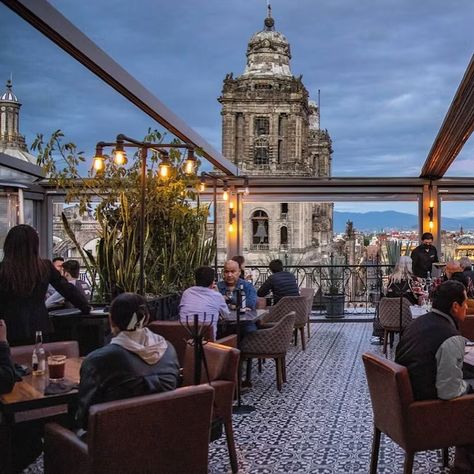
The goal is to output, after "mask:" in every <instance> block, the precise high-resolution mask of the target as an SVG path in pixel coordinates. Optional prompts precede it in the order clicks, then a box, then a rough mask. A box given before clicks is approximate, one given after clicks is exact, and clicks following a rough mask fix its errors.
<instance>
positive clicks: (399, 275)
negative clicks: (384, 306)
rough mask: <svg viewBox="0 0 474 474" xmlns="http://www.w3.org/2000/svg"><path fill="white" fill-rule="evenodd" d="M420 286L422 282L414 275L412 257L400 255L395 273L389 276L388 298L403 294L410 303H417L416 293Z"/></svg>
mask: <svg viewBox="0 0 474 474" xmlns="http://www.w3.org/2000/svg"><path fill="white" fill-rule="evenodd" d="M418 287H420V282H419V281H418V279H417V278H416V277H415V276H414V275H413V272H412V269H411V258H410V257H408V256H402V257H400V259H399V260H398V262H397V264H396V265H395V268H394V270H393V273H392V274H391V275H390V276H389V277H388V286H387V292H386V294H385V296H386V297H388V298H395V297H400V296H403V297H404V298H407V299H408V300H409V301H410V303H413V304H417V303H418V297H417V296H416V294H415V293H416V288H418Z"/></svg>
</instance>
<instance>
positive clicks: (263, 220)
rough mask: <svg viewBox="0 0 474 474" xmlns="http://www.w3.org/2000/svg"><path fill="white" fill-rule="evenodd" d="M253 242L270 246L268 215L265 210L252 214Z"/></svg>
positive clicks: (257, 244)
mask: <svg viewBox="0 0 474 474" xmlns="http://www.w3.org/2000/svg"><path fill="white" fill-rule="evenodd" d="M252 244H253V245H256V246H263V245H265V246H267V247H268V215H267V213H266V212H264V211H255V212H254V213H253V214H252Z"/></svg>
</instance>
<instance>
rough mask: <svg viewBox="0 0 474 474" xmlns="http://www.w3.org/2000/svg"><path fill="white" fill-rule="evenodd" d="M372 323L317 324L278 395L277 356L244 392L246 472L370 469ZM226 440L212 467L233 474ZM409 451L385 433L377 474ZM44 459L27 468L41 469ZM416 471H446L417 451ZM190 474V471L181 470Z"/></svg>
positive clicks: (241, 421) (392, 469)
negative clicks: (368, 355)
mask: <svg viewBox="0 0 474 474" xmlns="http://www.w3.org/2000/svg"><path fill="white" fill-rule="evenodd" d="M371 332H372V325H371V324H366V323H339V324H325V323H324V324H323V323H315V324H312V337H311V339H310V341H309V344H308V347H307V350H306V352H302V351H301V349H300V348H295V347H292V348H291V349H290V352H289V354H288V357H287V366H288V368H287V371H288V373H287V376H288V383H287V384H285V385H284V387H283V390H282V392H281V393H279V392H278V391H277V389H276V383H275V368H274V363H273V361H267V362H266V364H265V365H264V369H263V372H262V374H258V372H257V370H254V373H253V387H252V389H251V390H250V391H249V392H248V393H246V394H245V395H244V396H243V401H244V403H246V404H249V405H253V406H254V407H255V408H256V410H255V411H254V412H252V413H250V414H247V415H235V416H234V430H235V439H236V444H237V450H238V457H239V466H240V471H239V472H240V473H242V474H247V473H262V474H263V473H265V474H273V473H321V474H343V473H367V472H368V469H369V462H370V448H371V443H372V411H371V405H370V399H369V394H368V390H367V384H366V381H365V374H364V369H363V365H362V360H361V354H362V353H363V352H365V351H368V350H370V351H374V352H381V348H380V347H379V346H371V345H370V336H371ZM228 459H229V458H228V455H227V448H226V444H225V437H224V436H223V437H222V438H221V439H220V440H218V441H216V442H214V443H212V444H211V446H210V464H209V472H210V473H211V474H218V473H227V472H230V464H229V460H228ZM402 466H403V451H402V450H401V449H400V448H399V447H398V446H396V445H395V444H394V443H392V442H391V441H390V440H389V439H387V438H386V437H384V436H382V443H381V452H380V457H379V473H384V474H387V473H391V474H396V473H400V472H402V471H403V468H402ZM41 472H43V469H42V460H41V459H40V460H38V462H37V464H36V465H35V466H32V467H31V468H30V469H28V470H27V471H25V473H41ZM414 472H415V473H446V472H448V471H447V470H444V469H443V468H442V463H441V458H440V453H439V452H435V451H430V452H426V453H419V454H417V455H416V456H415V466H414ZM183 474H185V473H183Z"/></svg>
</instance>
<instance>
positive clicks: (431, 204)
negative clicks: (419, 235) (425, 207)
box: [428, 199, 434, 230]
mask: <svg viewBox="0 0 474 474" xmlns="http://www.w3.org/2000/svg"><path fill="white" fill-rule="evenodd" d="M433 215H434V201H433V199H430V208H429V211H428V218H429V220H430V221H429V223H428V226H429V228H430V230H432V229H433V227H434V224H433Z"/></svg>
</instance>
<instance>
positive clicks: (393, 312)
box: [379, 297, 412, 355]
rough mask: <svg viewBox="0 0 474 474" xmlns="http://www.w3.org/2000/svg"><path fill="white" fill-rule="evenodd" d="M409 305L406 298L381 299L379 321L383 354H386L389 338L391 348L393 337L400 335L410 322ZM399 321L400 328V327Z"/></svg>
mask: <svg viewBox="0 0 474 474" xmlns="http://www.w3.org/2000/svg"><path fill="white" fill-rule="evenodd" d="M410 306H411V303H410V301H408V300H407V299H406V298H403V297H400V298H385V297H384V298H381V299H380V302H379V319H380V325H381V326H382V327H383V330H384V335H383V353H384V354H385V355H386V354H387V342H388V338H389V337H390V347H393V336H394V334H395V333H401V332H402V331H403V329H404V328H405V327H406V326H407V325H408V324H409V323H410V322H411V320H412V317H411V313H410ZM400 321H401V326H400Z"/></svg>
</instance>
